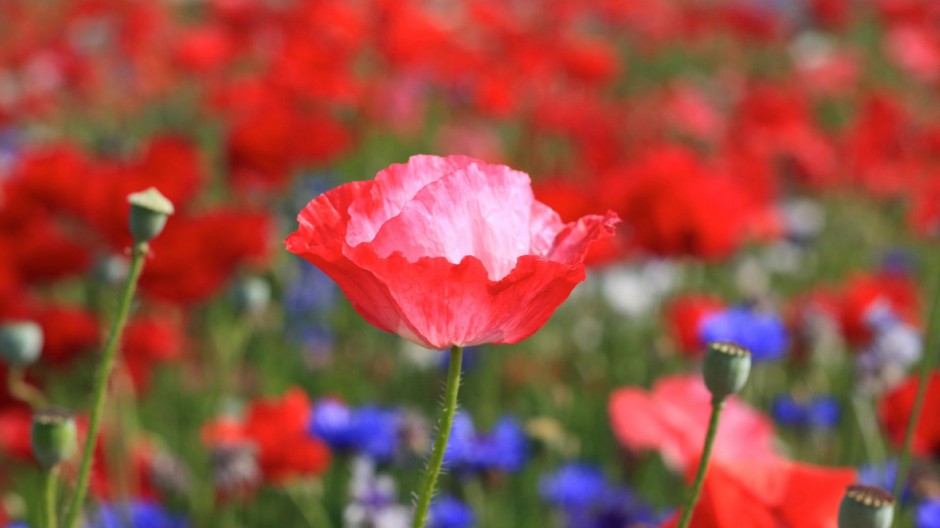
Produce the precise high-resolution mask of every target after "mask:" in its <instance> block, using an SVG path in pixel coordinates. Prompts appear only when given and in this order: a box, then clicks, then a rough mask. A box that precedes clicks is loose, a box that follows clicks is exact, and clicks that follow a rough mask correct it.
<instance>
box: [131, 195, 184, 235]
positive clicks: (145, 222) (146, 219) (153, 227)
mask: <svg viewBox="0 0 940 528" xmlns="http://www.w3.org/2000/svg"><path fill="white" fill-rule="evenodd" d="M127 201H128V202H130V204H131V214H130V219H129V221H128V222H129V224H130V229H131V234H132V235H134V242H137V243H140V242H149V241H150V240H152V239H153V238H154V237H156V236H157V235H159V234H160V233H161V232H162V231H163V226H165V225H166V219H167V217H168V216H170V215H171V214H173V212H174V210H173V203H172V202H170V201H169V200H167V198H166V196H163V195H162V194H160V191H158V190H157V189H156V188H155V187H150V188H149V189H147V190H145V191H141V192H136V193H133V194H131V195H129V196H128V197H127Z"/></svg>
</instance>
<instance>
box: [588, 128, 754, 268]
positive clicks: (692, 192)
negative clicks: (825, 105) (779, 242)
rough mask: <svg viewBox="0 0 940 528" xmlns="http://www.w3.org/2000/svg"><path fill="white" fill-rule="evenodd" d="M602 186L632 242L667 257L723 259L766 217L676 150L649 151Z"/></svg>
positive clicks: (729, 183) (689, 154) (736, 188)
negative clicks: (756, 220) (755, 223)
mask: <svg viewBox="0 0 940 528" xmlns="http://www.w3.org/2000/svg"><path fill="white" fill-rule="evenodd" d="M601 186H602V187H603V188H605V189H607V190H608V192H607V193H606V194H605V195H604V196H602V199H603V200H604V203H605V204H608V205H609V206H610V207H612V208H614V209H615V210H616V211H617V212H618V213H619V214H620V216H621V217H622V218H623V220H624V222H625V223H626V224H627V225H628V226H629V229H630V231H629V232H628V233H629V234H630V235H631V238H632V240H633V241H634V242H635V243H636V244H637V245H638V246H640V247H642V248H644V249H646V250H648V251H650V252H652V253H655V254H657V255H662V256H668V257H677V256H694V257H699V258H703V259H709V260H715V259H721V258H725V257H727V256H729V255H730V254H731V253H732V252H734V251H735V250H736V249H737V248H738V247H739V246H740V245H741V244H742V243H743V242H744V241H745V240H746V239H747V236H748V234H749V229H750V227H751V225H752V222H753V221H754V220H755V218H756V217H757V216H758V215H759V214H760V213H761V212H762V211H761V210H760V209H759V208H758V207H757V206H756V205H757V204H756V203H755V202H754V201H753V199H752V198H751V197H750V196H748V194H747V192H746V191H745V189H744V188H743V187H742V186H741V185H738V184H736V183H735V182H734V181H733V180H731V179H730V178H727V177H726V176H725V175H722V174H716V173H714V172H713V171H711V170H710V169H709V168H708V167H707V166H706V165H705V163H704V162H703V160H702V159H700V158H699V156H697V155H696V154H695V153H694V152H693V151H691V150H689V149H686V148H683V147H678V146H672V145H664V146H661V147H658V148H652V149H649V150H646V151H645V154H643V155H642V156H641V157H640V158H639V159H638V160H637V161H636V162H635V163H634V164H631V165H628V166H625V167H621V168H620V169H615V170H612V171H610V172H608V173H607V174H605V175H604V176H603V178H602V184H601Z"/></svg>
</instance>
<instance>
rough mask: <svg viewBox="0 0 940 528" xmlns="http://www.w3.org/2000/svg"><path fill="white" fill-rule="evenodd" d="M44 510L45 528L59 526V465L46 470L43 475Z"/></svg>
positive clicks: (56, 527)
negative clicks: (57, 505)
mask: <svg viewBox="0 0 940 528" xmlns="http://www.w3.org/2000/svg"><path fill="white" fill-rule="evenodd" d="M43 480H44V481H45V482H44V483H43V487H44V493H43V502H44V504H43V506H44V507H43V512H44V515H45V519H44V520H43V526H45V528H58V524H59V520H58V518H57V516H56V500H57V499H56V491H57V490H58V487H59V467H58V466H53V467H51V468H49V469H47V470H46V472H45V475H44V476H43Z"/></svg>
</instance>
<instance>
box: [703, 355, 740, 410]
mask: <svg viewBox="0 0 940 528" xmlns="http://www.w3.org/2000/svg"><path fill="white" fill-rule="evenodd" d="M750 372H751V352H750V351H749V350H748V349H746V348H744V347H741V346H739V345H735V344H733V343H709V345H708V351H706V352H705V364H704V366H703V367H702V375H703V376H704V378H705V386H706V387H708V390H709V391H711V393H712V400H713V401H715V402H720V401H723V400H724V399H725V398H727V397H728V396H729V395H731V394H734V393H736V392H738V391H740V390H741V388H742V387H744V384H745V383H746V382H747V376H748V374H749V373H750Z"/></svg>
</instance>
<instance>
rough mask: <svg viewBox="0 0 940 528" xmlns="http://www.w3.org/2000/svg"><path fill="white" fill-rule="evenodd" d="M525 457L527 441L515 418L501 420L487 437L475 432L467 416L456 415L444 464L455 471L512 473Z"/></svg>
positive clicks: (520, 465) (523, 462)
mask: <svg viewBox="0 0 940 528" xmlns="http://www.w3.org/2000/svg"><path fill="white" fill-rule="evenodd" d="M527 455H528V440H527V438H526V436H525V432H524V431H523V430H522V427H521V426H520V425H519V422H518V421H517V420H516V419H515V418H512V417H510V416H504V417H503V418H501V419H500V420H499V421H498V422H497V423H496V425H495V426H494V427H493V430H492V431H491V432H490V433H489V434H483V433H477V432H476V430H475V429H474V427H473V420H472V419H471V418H470V416H469V415H467V414H466V413H457V415H456V416H455V417H454V424H453V427H452V428H451V434H450V438H449V439H448V441H447V449H446V451H445V452H444V464H445V465H446V466H447V467H448V468H451V469H453V470H455V471H486V470H498V471H506V472H513V471H517V470H519V469H521V468H522V466H523V465H524V464H525V461H526V457H527Z"/></svg>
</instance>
